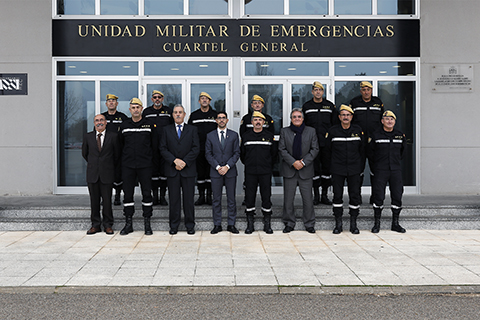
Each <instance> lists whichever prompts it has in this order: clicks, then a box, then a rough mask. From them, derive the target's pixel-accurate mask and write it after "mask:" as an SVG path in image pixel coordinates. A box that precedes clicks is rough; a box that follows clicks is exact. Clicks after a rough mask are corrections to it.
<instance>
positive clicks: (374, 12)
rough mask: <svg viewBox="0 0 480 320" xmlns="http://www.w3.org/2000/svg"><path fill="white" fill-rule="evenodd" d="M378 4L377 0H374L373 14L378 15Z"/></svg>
mask: <svg viewBox="0 0 480 320" xmlns="http://www.w3.org/2000/svg"><path fill="white" fill-rule="evenodd" d="M377 9H378V5H377V0H372V16H376V15H377V14H378V10H377Z"/></svg>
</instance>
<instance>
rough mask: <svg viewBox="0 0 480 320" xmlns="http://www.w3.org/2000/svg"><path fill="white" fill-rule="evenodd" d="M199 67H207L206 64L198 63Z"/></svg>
mask: <svg viewBox="0 0 480 320" xmlns="http://www.w3.org/2000/svg"><path fill="white" fill-rule="evenodd" d="M198 66H199V67H200V68H208V64H199V65H198Z"/></svg>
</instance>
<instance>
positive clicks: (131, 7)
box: [100, 0, 138, 15]
mask: <svg viewBox="0 0 480 320" xmlns="http://www.w3.org/2000/svg"><path fill="white" fill-rule="evenodd" d="M100 14H106V15H107V14H108V15H112V14H128V15H135V14H138V0H100Z"/></svg>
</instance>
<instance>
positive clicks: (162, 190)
mask: <svg viewBox="0 0 480 320" xmlns="http://www.w3.org/2000/svg"><path fill="white" fill-rule="evenodd" d="M166 193H167V187H160V197H159V198H158V203H159V204H160V205H161V206H168V202H167V199H166V198H165V194H166Z"/></svg>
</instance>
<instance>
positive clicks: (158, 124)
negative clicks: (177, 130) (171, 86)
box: [142, 105, 173, 134]
mask: <svg viewBox="0 0 480 320" xmlns="http://www.w3.org/2000/svg"><path fill="white" fill-rule="evenodd" d="M142 115H143V117H145V118H147V119H149V120H150V121H152V122H153V126H154V127H155V129H156V131H157V133H158V134H161V133H162V131H163V127H165V126H168V125H169V124H172V123H173V117H172V109H171V108H170V107H167V106H164V105H162V107H161V108H160V109H155V108H154V107H153V106H150V107H148V108H146V109H145V110H143V114H142Z"/></svg>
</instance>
